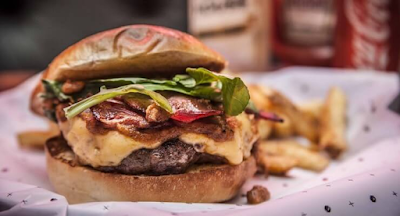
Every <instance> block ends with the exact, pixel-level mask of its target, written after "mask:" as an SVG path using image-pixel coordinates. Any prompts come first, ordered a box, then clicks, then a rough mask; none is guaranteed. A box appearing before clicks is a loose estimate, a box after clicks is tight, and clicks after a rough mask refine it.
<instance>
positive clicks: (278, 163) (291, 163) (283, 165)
mask: <svg viewBox="0 0 400 216" xmlns="http://www.w3.org/2000/svg"><path fill="white" fill-rule="evenodd" d="M257 164H258V165H259V166H261V168H262V169H263V171H264V172H265V173H270V174H274V175H285V174H286V173H287V172H288V171H289V170H290V169H292V168H293V167H295V166H296V165H297V161H296V160H295V159H293V158H290V157H286V156H280V155H270V154H259V155H258V156H257Z"/></svg>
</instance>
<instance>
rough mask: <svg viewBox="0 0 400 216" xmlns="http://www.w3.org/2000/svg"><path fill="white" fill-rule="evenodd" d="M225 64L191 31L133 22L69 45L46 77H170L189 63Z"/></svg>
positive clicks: (216, 68)
mask: <svg viewBox="0 0 400 216" xmlns="http://www.w3.org/2000/svg"><path fill="white" fill-rule="evenodd" d="M225 64H226V62H225V60H224V59H223V57H222V56H221V55H219V54H218V53H216V52H214V51H213V50H211V49H209V48H208V47H206V46H205V45H204V44H203V43H201V42H200V41H198V40H197V39H196V38H194V37H192V36H190V35H188V34H185V33H183V32H180V31H177V30H173V29H169V28H164V27H159V26H150V25H131V26H125V27H120V28H116V29H112V30H108V31H104V32H100V33H98V34H95V35H92V36H90V37H87V38H85V39H83V40H81V41H79V42H78V43H76V44H74V45H72V46H70V47H68V48H67V49H66V50H65V51H63V52H62V53H61V54H60V55H58V56H57V57H56V58H55V59H54V60H53V61H52V62H51V64H50V65H49V67H48V68H47V70H46V72H45V73H44V75H43V78H44V79H49V80H56V81H65V80H68V79H70V80H87V79H99V78H107V77H118V76H145V77H166V76H172V75H174V74H178V73H184V72H185V69H186V68H187V67H204V68H207V69H209V70H212V71H215V72H220V71H221V70H222V69H223V68H224V67H225Z"/></svg>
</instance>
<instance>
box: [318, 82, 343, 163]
mask: <svg viewBox="0 0 400 216" xmlns="http://www.w3.org/2000/svg"><path fill="white" fill-rule="evenodd" d="M346 103H347V102H346V95H345V94H344V92H343V91H342V90H341V89H339V88H337V87H334V88H331V89H330V90H329V92H328V96H327V98H326V100H325V103H324V106H323V108H322V112H321V115H320V122H321V131H320V142H319V146H320V148H321V149H323V150H326V151H327V152H328V154H329V155H330V156H331V157H332V158H337V157H339V156H340V154H341V153H342V152H343V151H345V150H346V149H347V143H346V138H345V130H346Z"/></svg>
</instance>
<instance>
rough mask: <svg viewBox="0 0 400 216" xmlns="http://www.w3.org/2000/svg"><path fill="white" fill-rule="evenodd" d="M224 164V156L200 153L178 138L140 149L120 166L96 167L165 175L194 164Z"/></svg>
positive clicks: (124, 171)
mask: <svg viewBox="0 0 400 216" xmlns="http://www.w3.org/2000/svg"><path fill="white" fill-rule="evenodd" d="M206 163H211V164H223V163H227V161H226V159H225V158H223V157H219V156H215V155H210V154H207V153H200V152H197V151H196V150H195V147H194V146H193V145H190V144H186V143H184V142H182V141H180V140H178V139H173V140H169V141H167V142H165V143H164V144H162V145H161V146H159V147H157V148H155V149H139V150H137V151H134V152H132V153H131V154H130V155H129V156H128V157H126V158H124V159H123V160H122V162H121V163H120V164H119V165H118V166H103V167H96V168H95V169H97V170H100V171H103V172H117V173H124V174H131V175H133V174H148V175H165V174H179V173H184V172H185V171H186V170H187V169H188V168H189V166H190V165H192V164H206Z"/></svg>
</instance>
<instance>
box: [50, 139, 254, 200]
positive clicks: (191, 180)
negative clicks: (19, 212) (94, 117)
mask: <svg viewBox="0 0 400 216" xmlns="http://www.w3.org/2000/svg"><path fill="white" fill-rule="evenodd" d="M58 139H59V138H53V139H50V140H49V141H48V142H47V144H46V158H47V172H48V175H49V178H50V181H51V183H52V185H53V186H54V188H55V190H56V191H57V192H58V193H60V194H62V195H64V196H65V197H66V198H67V200H68V202H69V203H70V204H72V203H82V202H93V201H158V202H189V203H191V202H193V203H195V202H196V203H197V202H199V203H214V202H222V201H226V200H229V199H231V198H232V197H234V196H235V195H236V194H237V193H238V191H239V189H240V188H241V186H242V185H243V183H244V182H245V181H246V179H248V178H251V177H252V176H253V175H254V173H255V172H256V164H255V160H254V158H253V157H250V158H248V159H247V160H245V161H244V162H242V163H241V164H240V165H237V166H231V165H204V166H196V167H193V168H191V169H190V170H189V171H188V172H186V173H184V174H177V175H162V176H146V175H123V174H115V173H103V172H99V171H96V170H93V169H91V168H89V167H83V166H79V165H77V163H76V162H74V160H73V158H74V157H73V153H72V152H71V151H70V150H69V149H68V148H67V147H63V146H60V145H58V143H54V142H58ZM59 143H61V144H62V143H63V142H59Z"/></svg>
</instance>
